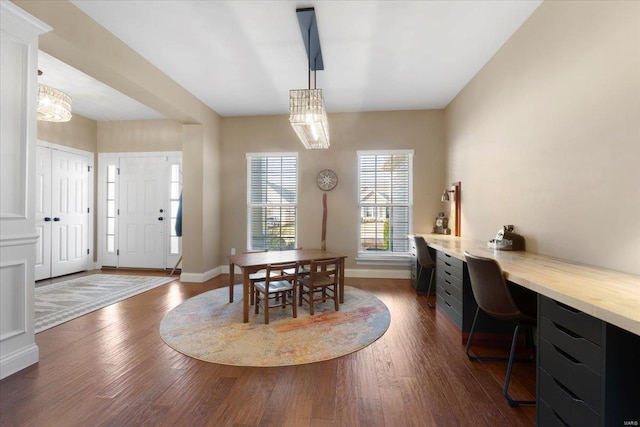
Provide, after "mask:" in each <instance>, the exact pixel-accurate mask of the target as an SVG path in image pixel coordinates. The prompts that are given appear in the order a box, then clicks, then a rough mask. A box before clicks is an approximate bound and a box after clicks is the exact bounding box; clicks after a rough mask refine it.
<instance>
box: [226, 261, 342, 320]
mask: <svg viewBox="0 0 640 427" xmlns="http://www.w3.org/2000/svg"><path fill="white" fill-rule="evenodd" d="M227 258H228V259H229V302H230V303H232V302H233V287H234V285H235V266H238V267H240V269H241V270H242V276H243V280H242V321H243V322H244V323H247V322H248V321H249V275H251V274H253V273H255V272H257V271H259V270H263V269H266V268H267V265H269V264H279V263H284V262H298V263H301V264H309V263H311V261H312V260H322V259H331V258H338V259H339V272H338V293H339V300H340V303H341V304H342V303H343V302H344V260H345V258H346V255H340V254H337V253H334V252H329V251H326V250H322V249H293V250H287V251H267V252H252V253H246V254H236V255H229V256H228V257H227Z"/></svg>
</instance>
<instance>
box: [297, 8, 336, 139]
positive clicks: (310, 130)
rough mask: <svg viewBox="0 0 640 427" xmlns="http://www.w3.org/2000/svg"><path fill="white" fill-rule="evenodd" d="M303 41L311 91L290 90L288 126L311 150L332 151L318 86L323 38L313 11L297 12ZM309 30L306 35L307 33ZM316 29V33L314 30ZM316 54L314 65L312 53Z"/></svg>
mask: <svg viewBox="0 0 640 427" xmlns="http://www.w3.org/2000/svg"><path fill="white" fill-rule="evenodd" d="M296 13H297V14H298V21H299V23H300V30H301V32H302V38H303V40H305V39H306V40H305V41H306V42H307V43H306V46H305V47H306V48H307V55H308V60H309V89H293V90H290V91H289V111H290V115H289V123H291V127H293V130H294V131H295V132H296V135H298V138H300V141H302V144H303V145H304V146H305V148H307V149H308V150H317V149H327V148H329V145H330V144H329V122H328V120H327V110H326V109H325V107H324V100H323V98H322V89H317V88H316V87H315V86H316V85H315V75H316V71H317V70H322V69H323V68H324V65H323V63H322V52H321V51H320V37H319V36H318V27H317V25H316V16H315V11H314V9H313V8H304V9H296ZM305 30H306V34H305ZM312 30H313V31H312ZM312 50H313V51H314V55H313V64H312V61H311V56H312V54H311V52H312ZM312 70H313V77H314V82H313V86H314V88H313V89H311V71H312Z"/></svg>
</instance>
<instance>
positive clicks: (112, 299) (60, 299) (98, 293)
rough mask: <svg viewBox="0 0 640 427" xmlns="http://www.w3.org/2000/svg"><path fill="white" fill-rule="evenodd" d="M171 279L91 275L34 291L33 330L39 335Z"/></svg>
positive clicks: (171, 279)
mask: <svg viewBox="0 0 640 427" xmlns="http://www.w3.org/2000/svg"><path fill="white" fill-rule="evenodd" d="M173 280H175V278H172V277H162V276H124V275H118V274H93V275H90V276H84V277H80V278H77V279H73V280H68V281H66V282H60V283H54V284H51V285H47V286H42V287H39V288H36V292H35V294H36V295H35V312H36V316H35V331H36V333H38V332H42V331H44V330H46V329H49V328H52V327H54V326H57V325H59V324H61V323H64V322H68V321H69V320H72V319H75V318H76V317H80V316H82V315H84V314H87V313H90V312H92V311H95V310H98V309H100V308H103V307H106V306H108V305H111V304H114V303H116V302H118V301H121V300H123V299H126V298H129V297H132V296H134V295H137V294H140V293H142V292H144V291H148V290H149V289H153V288H156V287H158V286H160V285H164V284H165V283H169V282H172V281H173Z"/></svg>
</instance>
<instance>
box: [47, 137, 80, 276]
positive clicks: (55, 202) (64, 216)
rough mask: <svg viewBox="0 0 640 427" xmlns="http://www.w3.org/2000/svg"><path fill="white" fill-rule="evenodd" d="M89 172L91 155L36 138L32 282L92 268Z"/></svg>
mask: <svg viewBox="0 0 640 427" xmlns="http://www.w3.org/2000/svg"><path fill="white" fill-rule="evenodd" d="M92 174H93V153H90V152H87V151H82V150H76V149H73V148H70V147H64V146H59V145H56V144H51V143H47V142H44V141H38V144H37V147H36V177H35V194H36V213H35V222H36V231H37V233H38V236H39V239H38V242H37V243H36V262H35V280H42V279H47V278H50V277H57V276H62V275H65V274H70V273H77V272H79V271H83V270H87V269H89V268H90V264H91V250H90V244H91V242H92V241H93V239H92V238H91V236H90V234H91V230H92V226H91V223H92V221H91V208H90V206H91V205H92V199H93V191H92V187H93V178H92Z"/></svg>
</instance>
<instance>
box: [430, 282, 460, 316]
mask: <svg viewBox="0 0 640 427" xmlns="http://www.w3.org/2000/svg"><path fill="white" fill-rule="evenodd" d="M436 283H437V286H438V289H440V290H441V291H442V292H444V293H445V294H446V295H449V296H450V297H451V298H455V299H456V301H457V304H458V306H457V307H456V310H458V311H459V312H460V313H462V283H460V284H454V283H453V282H452V281H451V280H450V279H449V278H443V277H440V276H438V280H437V282H436Z"/></svg>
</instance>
